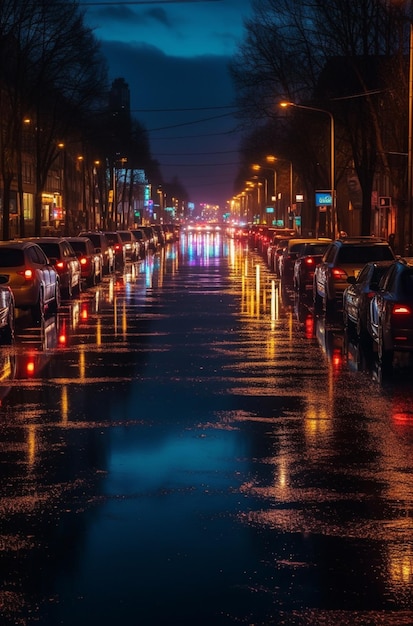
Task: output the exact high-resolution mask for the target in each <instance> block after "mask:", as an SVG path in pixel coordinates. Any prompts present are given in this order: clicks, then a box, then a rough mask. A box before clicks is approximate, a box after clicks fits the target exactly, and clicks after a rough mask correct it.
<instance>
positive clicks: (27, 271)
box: [17, 268, 34, 280]
mask: <svg viewBox="0 0 413 626" xmlns="http://www.w3.org/2000/svg"><path fill="white" fill-rule="evenodd" d="M17 273H18V274H20V276H23V278H24V280H33V278H34V272H33V270H31V269H30V268H26V269H25V270H22V271H21V272H17Z"/></svg>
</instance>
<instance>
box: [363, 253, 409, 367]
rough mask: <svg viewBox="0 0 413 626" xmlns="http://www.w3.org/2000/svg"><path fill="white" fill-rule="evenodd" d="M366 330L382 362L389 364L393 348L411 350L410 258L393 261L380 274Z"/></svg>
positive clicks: (404, 350) (395, 349)
mask: <svg viewBox="0 0 413 626" xmlns="http://www.w3.org/2000/svg"><path fill="white" fill-rule="evenodd" d="M367 330H368V332H369V334H370V336H371V337H372V339H373V341H374V342H375V343H376V344H377V351H378V357H379V360H380V361H381V362H382V363H386V364H390V363H391V361H392V359H393V353H394V352H395V351H403V352H413V258H409V259H400V260H397V261H395V262H394V263H392V265H391V266H390V267H389V268H388V270H387V272H386V273H385V274H384V275H383V277H382V278H381V280H380V283H379V287H378V290H377V293H376V294H375V295H374V296H373V298H372V299H371V302H370V315H369V324H368V326H367Z"/></svg>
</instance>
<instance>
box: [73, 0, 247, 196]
mask: <svg viewBox="0 0 413 626" xmlns="http://www.w3.org/2000/svg"><path fill="white" fill-rule="evenodd" d="M80 5H81V7H82V9H83V10H84V11H85V18H86V23H87V25H88V26H90V27H91V28H93V30H94V34H95V36H96V37H97V38H98V39H99V40H100V41H101V45H102V51H103V53H104V55H105V57H106V58H107V61H108V64H109V73H110V79H111V80H113V79H114V78H118V77H123V78H124V79H125V80H126V82H127V83H128V84H129V88H130V92H131V109H132V115H133V116H134V117H135V118H137V119H138V120H139V121H140V122H141V123H142V124H143V125H144V126H145V127H146V129H147V130H148V132H149V140H150V147H151V151H152V155H153V157H154V158H156V159H157V160H158V161H159V162H160V165H161V170H162V174H163V177H164V179H165V180H166V181H167V182H168V181H171V180H172V179H173V178H174V177H178V178H179V180H180V181H181V182H182V184H183V185H184V187H185V188H186V189H187V191H188V194H189V196H190V200H191V201H193V202H195V203H197V204H198V203H200V202H208V203H214V204H220V205H221V206H222V205H223V204H224V203H225V201H226V200H229V199H230V198H231V197H232V195H233V193H234V189H233V183H234V177H235V175H236V172H237V166H238V152H237V150H238V146H239V140H240V135H239V132H237V130H236V129H237V125H238V122H237V120H235V119H234V118H233V116H232V113H233V112H234V111H235V108H234V106H233V104H234V91H233V87H232V84H231V79H230V77H229V73H228V61H229V59H230V57H231V55H232V54H233V53H234V52H235V51H236V50H237V46H238V44H239V43H240V41H241V40H242V37H243V33H244V25H243V22H244V19H245V18H246V17H248V16H250V15H251V12H252V9H251V3H250V0H201V1H199V0H186V1H185V0H181V1H179V2H178V1H172V2H171V1H168V0H164V1H163V2H151V1H147V2H142V1H136V2H122V0H120V2H118V3H116V2H105V1H104V0H102V1H101V2H98V1H97V0H96V2H95V1H94V0H88V1H86V2H80Z"/></svg>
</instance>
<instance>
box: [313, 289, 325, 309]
mask: <svg viewBox="0 0 413 626" xmlns="http://www.w3.org/2000/svg"><path fill="white" fill-rule="evenodd" d="M313 305H314V312H315V313H321V312H322V310H323V300H322V298H321V296H320V295H319V294H318V292H317V287H316V286H315V285H314V287H313Z"/></svg>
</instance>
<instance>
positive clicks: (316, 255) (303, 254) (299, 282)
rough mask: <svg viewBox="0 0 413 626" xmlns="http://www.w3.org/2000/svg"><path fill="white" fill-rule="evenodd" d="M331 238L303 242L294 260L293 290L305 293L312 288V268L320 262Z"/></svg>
mask: <svg viewBox="0 0 413 626" xmlns="http://www.w3.org/2000/svg"><path fill="white" fill-rule="evenodd" d="M330 243H331V239H315V240H314V241H309V242H307V243H305V244H304V246H303V248H302V249H301V250H300V254H299V256H298V257H297V259H296V260H295V262H294V270H293V286H294V289H295V291H298V292H299V293H305V292H306V291H308V290H310V291H311V290H312V288H313V280H314V269H315V267H316V266H317V265H318V263H320V261H321V259H322V257H323V254H324V252H325V251H326V250H327V248H328V246H329V244H330Z"/></svg>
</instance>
